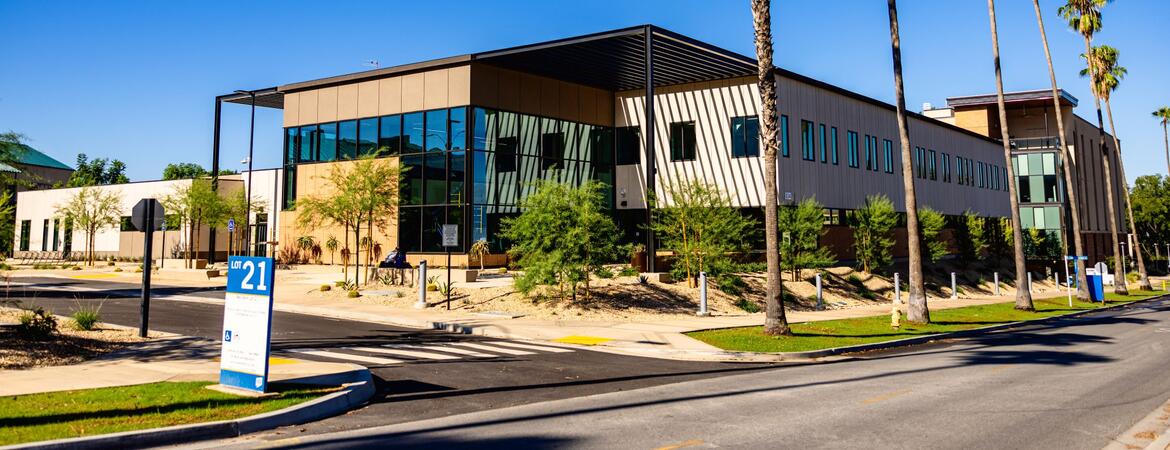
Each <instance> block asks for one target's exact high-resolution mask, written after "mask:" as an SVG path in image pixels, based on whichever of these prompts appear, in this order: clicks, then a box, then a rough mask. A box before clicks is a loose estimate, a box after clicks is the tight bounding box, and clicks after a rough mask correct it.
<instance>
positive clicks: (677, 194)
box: [653, 180, 755, 288]
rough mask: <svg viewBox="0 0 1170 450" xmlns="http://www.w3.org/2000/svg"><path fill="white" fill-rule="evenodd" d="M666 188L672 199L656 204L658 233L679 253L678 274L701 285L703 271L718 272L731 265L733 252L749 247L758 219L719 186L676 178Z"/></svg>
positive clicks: (676, 266)
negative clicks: (746, 213) (740, 208)
mask: <svg viewBox="0 0 1170 450" xmlns="http://www.w3.org/2000/svg"><path fill="white" fill-rule="evenodd" d="M664 188H665V193H666V196H667V197H668V198H669V199H670V203H669V204H668V205H655V206H654V210H655V211H656V214H655V218H654V224H653V229H654V233H655V235H656V236H658V237H659V242H661V245H662V248H663V249H668V250H671V251H673V252H674V253H675V254H676V255H678V258H679V264H676V265H675V266H674V272H676V274H674V276H675V278H678V279H685V280H686V281H687V285H688V286H690V287H692V288H693V287H697V286H698V284H697V282H696V279H697V277H698V276H699V273H700V272H707V275H708V276H716V275H718V272H720V271H721V270H722V269H724V268H726V267H728V266H729V263H730V255H729V254H730V253H734V252H740V251H744V250H747V249H748V247H749V237H750V235H751V230H752V229H754V228H755V221H753V220H751V219H750V218H748V217H746V216H744V215H743V214H741V213H740V212H739V211H737V210H736V209H735V208H732V207H731V199H730V198H728V196H727V194H726V193H724V192H723V191H722V190H721V189H720V188H719V187H718V186H715V185H712V184H707V183H703V182H701V181H684V180H673V181H672V182H670V183H668V184H667V185H666V186H664ZM680 275H681V276H680Z"/></svg>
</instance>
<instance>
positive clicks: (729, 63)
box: [471, 25, 757, 91]
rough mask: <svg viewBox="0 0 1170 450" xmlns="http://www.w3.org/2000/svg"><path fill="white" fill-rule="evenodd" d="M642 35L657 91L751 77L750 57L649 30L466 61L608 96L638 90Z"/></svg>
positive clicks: (599, 35) (641, 71) (521, 48)
mask: <svg viewBox="0 0 1170 450" xmlns="http://www.w3.org/2000/svg"><path fill="white" fill-rule="evenodd" d="M647 32H649V33H650V35H651V42H652V45H653V47H652V50H651V55H652V59H653V61H652V67H653V70H654V73H653V77H652V78H653V80H654V86H656V87H657V86H670V85H677V84H684V83H694V82H701V81H711V80H721V79H726V78H734V77H742V76H750V75H754V74H755V73H756V70H757V69H756V61H755V60H754V59H752V58H749V57H746V56H743V55H740V54H737V53H734V52H730V51H728V50H724V49H721V48H719V47H715V46H712V45H709V44H706V43H703V42H700V41H697V40H694V39H691V38H689V37H686V36H683V35H681V34H678V33H674V32H671V31H669V30H665V29H662V28H658V27H655V26H653V25H643V26H637V27H631V28H625V29H621V30H614V31H606V32H602V33H596V34H590V35H585V36H578V37H573V38H567V39H560V40H555V41H549V42H543V43H538V44H530V45H524V46H519V47H513V48H508V49H503V50H495V51H490V52H483V53H476V54H473V55H471V60H472V61H478V62H482V63H485V64H490V65H493V66H497V67H502V68H506V69H512V70H517V71H521V72H527V73H531V74H534V75H541V76H546V77H549V78H553V79H557V80H562V81H568V82H572V83H578V84H582V85H586V86H592V87H596V88H599V89H605V90H609V91H626V90H633V89H642V88H645V87H646V33H647Z"/></svg>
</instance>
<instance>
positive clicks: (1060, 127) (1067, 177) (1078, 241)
mask: <svg viewBox="0 0 1170 450" xmlns="http://www.w3.org/2000/svg"><path fill="white" fill-rule="evenodd" d="M1032 7H1033V9H1035V10H1036V24H1037V25H1039V27H1040V42H1041V43H1043V44H1044V59H1045V60H1047V61H1048V79H1049V81H1050V82H1051V83H1052V104H1053V107H1054V111H1055V112H1056V114H1055V115H1056V130H1057V133H1058V134H1059V135H1060V155H1061V170H1062V171H1063V172H1064V184H1065V195H1066V196H1067V198H1068V208H1069V214H1068V215H1069V223H1070V225H1071V226H1072V230H1070V231H1069V233H1068V234H1071V235H1072V241H1073V251H1074V252H1076V254H1077V255H1084V254H1085V245H1084V240H1083V239H1082V236H1081V212H1080V210H1081V207H1080V203H1078V202H1077V189H1076V184H1075V183H1074V181H1076V178H1075V177H1074V175H1073V174H1074V173H1075V172H1074V170H1075V167H1074V166H1073V164H1074V163H1073V159H1072V156H1071V155H1072V151H1071V150H1069V147H1068V139H1066V135H1065V133H1064V115H1063V114H1061V110H1062V109H1061V107H1060V88H1059V87H1057V85H1056V70H1055V69H1053V68H1052V52H1051V51H1050V50H1049V48H1048V34H1047V32H1045V31H1044V15H1043V14H1041V12H1040V0H1032ZM1066 238H1067V236H1066ZM1064 245H1065V246H1067V245H1068V242H1067V241H1066V242H1065V243H1064ZM1073 264H1074V265H1075V266H1076V268H1077V270H1076V273H1077V298H1079V299H1081V300H1087V299H1088V298H1089V290H1088V287H1087V286H1088V284H1087V283H1086V280H1085V263H1084V261H1082V260H1080V259H1077V260H1075V261H1073Z"/></svg>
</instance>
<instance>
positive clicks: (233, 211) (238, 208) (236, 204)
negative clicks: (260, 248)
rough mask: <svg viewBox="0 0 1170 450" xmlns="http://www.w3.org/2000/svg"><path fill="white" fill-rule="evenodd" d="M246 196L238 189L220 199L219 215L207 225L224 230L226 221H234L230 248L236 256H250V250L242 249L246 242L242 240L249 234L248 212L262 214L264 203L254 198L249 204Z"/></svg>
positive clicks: (242, 190) (243, 191)
mask: <svg viewBox="0 0 1170 450" xmlns="http://www.w3.org/2000/svg"><path fill="white" fill-rule="evenodd" d="M247 195H248V194H247V193H246V192H245V190H244V189H240V190H237V191H236V192H234V193H232V194H229V195H227V197H226V198H222V206H221V214H219V215H218V216H219V217H216V221H215V222H214V223H210V224H209V225H210V226H212V227H214V228H226V227H227V223H228V221H235V223H236V231H235V232H234V233H232V241H233V242H232V247H233V248H234V250H235V253H236V254H246V255H247V254H251V249H245V248H242V247H243V245H244V243H245V242H247V240H246V239H244V238H245V236H246V235H247V233H249V232H250V230H248V229H246V225H247V224H248V220H247V218H248V211H254V212H259V213H263V212H264V202H262V201H260V200H259V199H257V198H255V197H253V198H252V200H251V202H249V201H248V198H247Z"/></svg>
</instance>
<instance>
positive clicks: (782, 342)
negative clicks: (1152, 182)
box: [687, 290, 1164, 352]
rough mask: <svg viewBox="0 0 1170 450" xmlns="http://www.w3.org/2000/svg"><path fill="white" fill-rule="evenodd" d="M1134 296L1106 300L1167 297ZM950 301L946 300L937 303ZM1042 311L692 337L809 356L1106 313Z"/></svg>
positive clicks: (1043, 307)
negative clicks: (773, 333) (1079, 314)
mask: <svg viewBox="0 0 1170 450" xmlns="http://www.w3.org/2000/svg"><path fill="white" fill-rule="evenodd" d="M1131 293H1132V294H1133V295H1130V296H1118V295H1115V294H1113V293H1107V294H1106V295H1105V297H1106V301H1107V302H1108V303H1109V304H1110V305H1115V304H1121V303H1128V302H1132V301H1136V300H1141V299H1144V298H1149V297H1152V296H1155V295H1161V294H1163V293H1164V292H1162V291H1154V292H1140V291H1137V290H1134V291H1131ZM936 301H939V302H944V303H945V302H946V300H936ZM1033 303H1034V304H1035V306H1036V312H1034V313H1033V312H1023V311H1017V310H1015V309H1014V308H1013V306H1014V304H1013V303H1011V302H1008V303H996V304H991V305H980V306H968V307H963V308H953V309H936V310H932V311H930V320H931V323H930V324H928V325H925V326H918V325H912V324H909V323H907V322H906V320H905V317H903V318H902V327H901V328H899V329H897V330H895V329H893V328H891V327H890V316H889V315H888V314H887V315H882V316H870V317H861V318H856V319H841V320H827V321H822V322H804V323H795V324H792V333H793V335H792V336H780V337H772V336H765V335H764V333H763V327H742V328H726V329H720V330H709V331H696V332H692V333H687V335H688V336H690V337H693V338H695V339H698V340H700V341H703V342H706V343H708V344H711V345H713V346H716V347H719V348H721V349H724V350H734V351H749V352H803V351H809V350H821V349H826V348H834V347H844V346H849V345H859V344H869V343H873V342H885V341H893V340H897V339H905V338H909V337H914V336H922V335H929V334H937V333H945V332H949V331H959V330H968V329H972V328H981V327H987V326H992V325H998V324H1003V323H1010V322H1019V321H1022V320H1032V319H1041V318H1045V317H1051V316H1056V315H1060V314H1067V313H1071V312H1076V311H1083V310H1086V309H1096V308H1100V307H1101V304H1100V303H1089V302H1082V301H1078V300H1076V299H1075V298H1074V299H1073V306H1072V307H1069V306H1068V299H1067V298H1064V297H1060V298H1052V299H1037V300H1035V301H1034V302H1033Z"/></svg>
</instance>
